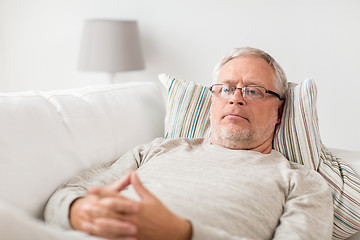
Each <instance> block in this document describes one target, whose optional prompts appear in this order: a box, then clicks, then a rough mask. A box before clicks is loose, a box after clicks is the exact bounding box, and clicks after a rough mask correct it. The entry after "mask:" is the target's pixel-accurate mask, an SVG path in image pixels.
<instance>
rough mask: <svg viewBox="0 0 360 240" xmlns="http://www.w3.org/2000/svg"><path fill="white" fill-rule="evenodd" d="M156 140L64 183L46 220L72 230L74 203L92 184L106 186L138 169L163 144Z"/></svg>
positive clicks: (46, 215) (47, 209)
mask: <svg viewBox="0 0 360 240" xmlns="http://www.w3.org/2000/svg"><path fill="white" fill-rule="evenodd" d="M161 142H162V140H161V139H156V140H154V141H152V142H151V143H148V144H143V145H139V146H137V147H135V148H134V149H133V150H131V151H128V152H127V153H125V154H124V155H123V156H121V157H120V158H119V159H117V160H115V161H112V162H109V163H105V164H102V165H99V166H96V167H94V168H91V169H88V170H86V171H84V172H83V173H81V174H80V175H79V176H76V177H74V178H72V179H70V180H69V181H67V182H65V183H64V184H62V185H61V186H60V187H59V188H58V189H57V190H56V191H55V193H54V194H53V195H52V196H51V197H50V199H49V201H48V203H47V205H46V207H45V212H44V219H45V222H46V223H48V224H51V225H55V226H59V227H60V228H63V229H71V225H70V221H69V211H70V206H71V204H72V202H73V201H74V200H75V199H77V198H79V197H83V196H85V195H86V194H87V189H88V188H89V187H93V186H105V185H107V184H109V183H111V182H114V181H115V180H118V179H119V178H121V177H123V176H124V175H125V174H126V173H127V172H128V171H129V170H130V169H133V170H136V169H137V168H139V167H140V166H141V165H142V164H143V163H144V162H146V161H147V159H148V158H149V156H151V154H150V152H152V150H154V148H156V146H157V145H158V144H159V143H161Z"/></svg>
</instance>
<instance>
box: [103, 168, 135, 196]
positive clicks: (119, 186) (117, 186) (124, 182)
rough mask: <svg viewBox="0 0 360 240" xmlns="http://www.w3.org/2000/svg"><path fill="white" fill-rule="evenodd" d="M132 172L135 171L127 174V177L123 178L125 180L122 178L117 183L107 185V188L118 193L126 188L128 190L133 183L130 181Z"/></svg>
mask: <svg viewBox="0 0 360 240" xmlns="http://www.w3.org/2000/svg"><path fill="white" fill-rule="evenodd" d="M132 172H133V171H132V170H130V171H129V172H128V173H127V174H126V176H125V177H123V178H121V179H119V180H117V181H115V182H113V183H111V184H109V185H107V186H106V188H108V189H109V190H112V191H117V192H119V191H121V190H123V189H124V188H126V187H127V186H129V185H130V182H131V181H130V178H131V173H132Z"/></svg>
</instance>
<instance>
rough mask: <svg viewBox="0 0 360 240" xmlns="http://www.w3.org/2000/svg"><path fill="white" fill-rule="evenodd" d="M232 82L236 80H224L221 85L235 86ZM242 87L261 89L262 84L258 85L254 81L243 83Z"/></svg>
mask: <svg viewBox="0 0 360 240" xmlns="http://www.w3.org/2000/svg"><path fill="white" fill-rule="evenodd" d="M234 82H237V80H232V79H226V80H224V81H222V83H223V84H229V85H235V84H234ZM244 85H245V86H260V87H263V84H259V83H257V82H256V81H254V80H248V81H245V82H244Z"/></svg>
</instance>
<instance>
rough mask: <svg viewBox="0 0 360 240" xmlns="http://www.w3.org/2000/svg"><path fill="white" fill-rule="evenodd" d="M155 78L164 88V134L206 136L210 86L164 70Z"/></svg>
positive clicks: (208, 129)
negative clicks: (165, 92) (171, 74)
mask: <svg viewBox="0 0 360 240" xmlns="http://www.w3.org/2000/svg"><path fill="white" fill-rule="evenodd" d="M159 79H160V81H161V83H162V84H163V85H164V86H165V87H166V89H167V92H168V103H167V108H166V116H165V138H176V137H188V138H197V137H208V136H210V120H209V112H210V105H211V101H210V98H211V92H210V90H209V89H208V88H207V87H205V86H202V85H199V84H195V83H193V82H185V81H181V80H178V79H176V78H174V77H172V76H170V75H168V74H165V73H163V74H160V75H159Z"/></svg>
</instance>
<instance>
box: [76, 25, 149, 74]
mask: <svg viewBox="0 0 360 240" xmlns="http://www.w3.org/2000/svg"><path fill="white" fill-rule="evenodd" d="M144 67H145V65H144V59H143V55H142V50H141V44H140V38H139V31H138V27H137V22H136V21H123V20H101V19H100V20H99V19H92V20H87V21H85V25H84V29H83V35H82V42H81V46H80V56H79V69H80V70H83V71H102V72H109V73H116V72H121V71H131V70H140V69H144Z"/></svg>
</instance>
